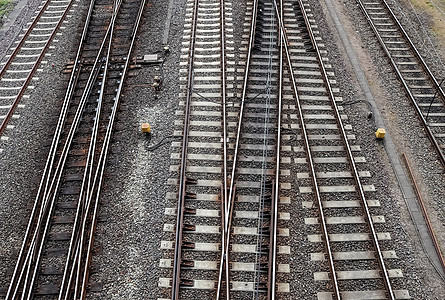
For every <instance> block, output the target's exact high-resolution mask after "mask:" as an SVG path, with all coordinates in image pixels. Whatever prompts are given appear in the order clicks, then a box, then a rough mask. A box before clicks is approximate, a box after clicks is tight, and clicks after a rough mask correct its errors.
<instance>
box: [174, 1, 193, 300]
mask: <svg viewBox="0 0 445 300" xmlns="http://www.w3.org/2000/svg"><path fill="white" fill-rule="evenodd" d="M198 4H199V1H198V0H195V1H194V8H193V24H192V28H191V41H190V56H189V62H188V66H189V68H188V77H187V98H186V101H185V113H184V131H183V137H182V151H181V167H180V171H179V172H180V175H179V194H178V208H177V220H176V239H175V254H174V266H173V281H172V294H171V298H172V300H177V299H179V285H180V281H181V260H182V232H183V220H184V208H185V207H184V206H185V196H186V187H187V182H186V181H187V177H186V167H187V147H188V136H189V124H190V107H191V102H192V93H193V91H192V89H193V64H194V58H195V41H196V27H197V22H198Z"/></svg>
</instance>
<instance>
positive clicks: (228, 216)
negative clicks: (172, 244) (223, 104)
mask: <svg viewBox="0 0 445 300" xmlns="http://www.w3.org/2000/svg"><path fill="white" fill-rule="evenodd" d="M257 9H258V0H254V1H253V9H252V21H251V27H250V39H249V47H248V50H247V60H246V68H245V72H244V83H243V92H242V98H241V107H240V113H239V116H238V129H237V135H236V142H235V153H234V156H233V164H232V172H231V177H230V188H229V195H228V201H227V203H226V205H225V214H224V215H225V220H224V225H225V228H224V232H223V234H225V244H223V245H221V247H222V250H221V261H222V262H224V263H220V266H219V275H218V279H219V280H218V287H217V297H216V299H217V300H219V299H220V297H221V294H220V290H221V280H220V279H221V278H222V273H223V269H224V264H225V265H226V299H227V300H229V299H230V278H229V271H230V269H229V244H230V230H231V223H232V222H231V220H232V212H233V202H234V198H235V172H236V165H237V156H238V150H239V143H240V137H241V124H242V119H243V112H244V102H245V100H246V94H247V81H248V80H247V79H248V75H249V69H250V59H251V56H252V49H253V45H254V41H255V26H256V15H257Z"/></svg>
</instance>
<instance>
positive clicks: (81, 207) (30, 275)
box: [6, 0, 146, 299]
mask: <svg viewBox="0 0 445 300" xmlns="http://www.w3.org/2000/svg"><path fill="white" fill-rule="evenodd" d="M145 2H146V1H145V0H141V2H140V5H139V8H138V13H137V14H136V17H135V18H136V20H135V21H134V25H133V27H131V30H132V33H131V35H129V42H128V45H129V46H128V52H127V55H126V58H127V59H126V61H125V64H124V66H123V70H122V72H120V79H119V80H117V84H116V85H118V87H117V88H116V94H115V97H114V98H113V100H112V102H111V101H108V104H107V105H110V104H112V107H111V111H110V117H109V118H108V119H106V118H105V117H104V116H99V114H101V113H102V112H103V111H104V109H101V103H102V98H103V97H104V95H105V92H104V86H105V84H104V83H105V81H106V79H105V78H106V71H105V73H104V76H103V79H102V88H101V94H100V95H99V97H100V101H99V104H98V109H97V112H96V118H95V121H94V122H95V123H94V126H93V131H92V136H91V141H90V146H89V154H88V159H87V161H88V164H87V167H86V168H85V171H84V177H83V185H84V186H83V188H82V190H83V193H81V194H80V197H79V201H78V210H77V212H76V219H75V224H74V226H73V233H72V239H71V242H70V247H69V250H68V251H69V253H70V255H68V257H67V263H66V264H65V269H64V277H63V280H62V286H61V289H60V292H59V299H69V298H70V297H71V296H72V295H71V292H72V291H74V298H76V299H78V298H79V299H84V298H85V297H86V288H87V285H88V278H89V266H90V262H91V255H92V247H93V242H94V232H95V227H96V223H97V209H98V205H99V196H100V191H101V186H102V182H103V175H104V170H105V166H106V160H107V155H108V149H109V144H110V141H111V135H112V132H113V125H114V121H115V116H116V113H117V108H118V105H119V100H120V96H121V93H122V88H123V83H124V81H125V78H126V76H127V73H128V69H129V64H130V61H131V60H130V56H131V53H132V51H133V48H134V42H135V39H136V33H137V30H138V28H139V24H140V20H141V16H142V12H143V9H144V7H145ZM121 3H122V0H121V1H118V2H116V3H115V10H114V14H113V15H112V17H111V19H110V21H109V24H108V29H107V30H106V32H105V33H104V37H103V40H102V42H101V43H100V47H98V48H99V49H98V52H97V55H96V59H95V62H94V65H93V67H92V69H91V71H87V73H89V77H88V80H87V82H86V86H85V87H84V89H83V93H82V96H81V97H80V103H79V104H78V106H77V110H76V112H75V116H74V119H73V121H72V123H71V124H65V121H66V119H67V112H68V107H69V104H70V101H71V100H72V97H73V94H74V89H75V86H76V83H77V78H78V75H79V72H80V69H81V67H80V63H81V61H80V57H81V55H80V54H81V53H82V49H83V48H84V42H85V40H86V36H87V35H86V32H87V29H88V28H89V25H90V18H91V15H92V11H93V6H94V4H95V3H94V1H91V3H90V7H89V11H88V14H87V18H86V21H85V25H84V32H83V34H82V39H81V42H80V45H79V48H78V51H77V56H76V60H75V65H74V68H73V72H72V74H71V78H70V82H69V84H68V88H67V91H66V95H65V100H64V104H63V107H62V110H61V113H60V115H59V122H58V125H57V128H56V133H55V135H54V138H53V142H52V146H51V149H50V152H49V155H48V159H47V163H46V166H45V170H44V174H43V176H42V179H41V183H40V186H39V191H38V194H37V196H36V200H35V203H34V208H33V212H32V214H31V218H30V221H29V223H28V228H27V232H26V234H25V238H24V242H23V245H22V249H21V252H20V255H19V258H18V260H17V264H16V268H15V271H14V274H13V278H12V279H11V284H10V287H9V290H8V295H7V298H6V299H16V296H17V294H18V293H19V289H22V299H30V298H31V297H32V293H33V287H34V283H35V281H36V277H37V270H38V267H39V264H40V261H41V259H42V251H43V247H44V243H45V238H46V236H47V234H48V231H49V228H50V224H51V216H52V214H53V211H54V207H55V203H56V198H57V195H58V191H59V189H60V185H61V181H62V175H63V171H64V168H65V164H66V162H67V157H68V153H69V151H70V148H71V145H72V142H73V139H74V134H75V132H76V131H77V128H78V127H79V124H80V122H81V116H82V112H83V110H84V107H85V105H86V103H87V100H88V97H89V95H90V94H91V91H92V87H93V86H94V83H95V82H97V78H98V75H99V72H100V71H101V66H102V65H103V63H104V62H107V65H108V61H110V55H111V49H112V41H113V39H112V33H113V30H114V23H115V21H116V18H117V14H118V12H119V8H120V6H121ZM107 41H108V43H107ZM107 47H108V51H107V54H106V55H105V60H104V59H103V53H104V51H105V49H106V48H107ZM105 70H107V66H105ZM113 82H114V81H113ZM110 102H111V103H110ZM106 113H108V111H107V112H106ZM73 114H74V113H73ZM100 119H102V122H103V123H104V122H106V123H107V126H106V128H107V130H106V132H105V133H103V135H105V136H104V138H103V142H101V143H102V144H101V145H102V148H99V147H98V146H96V144H97V143H98V141H99V140H102V139H101V137H99V135H98V133H99V131H98V129H99V127H100V125H99V123H98V122H99V120H100ZM64 126H68V128H66V130H67V131H69V132H68V133H67V137H66V138H65V142H64V143H62V142H63V141H62V140H61V136H62V135H61V133H62V131H63V130H64ZM102 137H103V136H102ZM59 144H61V145H60V147H62V148H63V149H62V150H61V151H60V152H61V153H59V154H58V155H56V153H58V151H57V150H58V145H59ZM96 150H97V151H96ZM99 151H100V152H99ZM96 153H97V154H96ZM95 156H97V157H98V159H97V160H94V158H95ZM94 167H96V169H94ZM39 206H40V208H39ZM79 211H82V213H81V214H79ZM87 222H88V223H89V224H90V226H89V227H87V226H86V223H87ZM34 223H36V224H34ZM76 224H77V225H78V224H81V226H77V225H76ZM31 235H32V237H31ZM75 238H77V240H76V241H75V242H74V239H75ZM74 248H75V249H74ZM73 253H74V255H73V256H71V254H73ZM70 259H73V260H74V261H75V262H72V261H70ZM70 266H71V268H70ZM74 282H75V285H74ZM73 286H74V287H73ZM72 287H73V289H72Z"/></svg>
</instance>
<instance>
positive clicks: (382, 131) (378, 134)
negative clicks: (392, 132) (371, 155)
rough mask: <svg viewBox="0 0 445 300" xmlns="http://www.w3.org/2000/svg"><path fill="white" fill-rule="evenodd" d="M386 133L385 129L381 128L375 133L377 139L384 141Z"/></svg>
mask: <svg viewBox="0 0 445 300" xmlns="http://www.w3.org/2000/svg"><path fill="white" fill-rule="evenodd" d="M385 133H386V131H385V129H383V128H379V129H377V131H376V132H375V137H376V138H378V139H383V138H384V137H385Z"/></svg>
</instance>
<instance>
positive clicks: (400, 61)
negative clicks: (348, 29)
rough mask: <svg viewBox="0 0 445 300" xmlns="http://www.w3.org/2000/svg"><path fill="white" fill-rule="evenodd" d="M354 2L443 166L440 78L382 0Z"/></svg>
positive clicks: (444, 108)
mask: <svg viewBox="0 0 445 300" xmlns="http://www.w3.org/2000/svg"><path fill="white" fill-rule="evenodd" d="M356 1H357V3H358V5H359V6H360V8H361V10H362V12H363V14H364V16H365V18H366V19H367V21H368V23H369V24H370V26H371V28H372V30H373V32H374V34H375V35H376V37H377V39H378V41H379V43H380V46H381V47H382V49H383V51H384V52H385V54H386V56H387V57H388V59H389V60H390V63H391V65H392V67H393V68H394V70H395V72H396V74H397V77H398V78H399V80H400V82H401V83H402V86H403V88H404V90H405V92H406V94H407V96H408V98H409V100H410V101H411V103H412V105H413V107H414V109H415V111H416V113H417V115H418V117H419V119H420V122H421V123H422V126H423V127H424V128H425V131H426V133H427V135H428V137H429V139H430V140H431V143H432V144H433V147H434V149H435V150H436V152H437V154H438V156H439V159H440V161H441V163H442V165H445V154H444V147H445V145H444V138H445V93H444V90H443V86H442V84H443V80H442V81H440V80H438V79H437V78H436V77H435V75H434V74H433V72H432V71H431V70H430V68H429V67H428V65H427V64H426V62H425V60H424V59H423V57H422V55H421V53H420V52H419V50H417V48H416V46H415V45H414V43H413V42H412V41H411V39H410V37H409V36H408V34H407V33H406V31H405V29H404V28H403V26H402V25H401V23H400V22H399V20H398V19H397V17H396V15H395V14H394V12H393V11H392V10H391V8H390V7H389V5H388V3H387V2H386V1H385V0H375V1H374V0H372V1H370V0H365V1H363V0H356Z"/></svg>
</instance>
